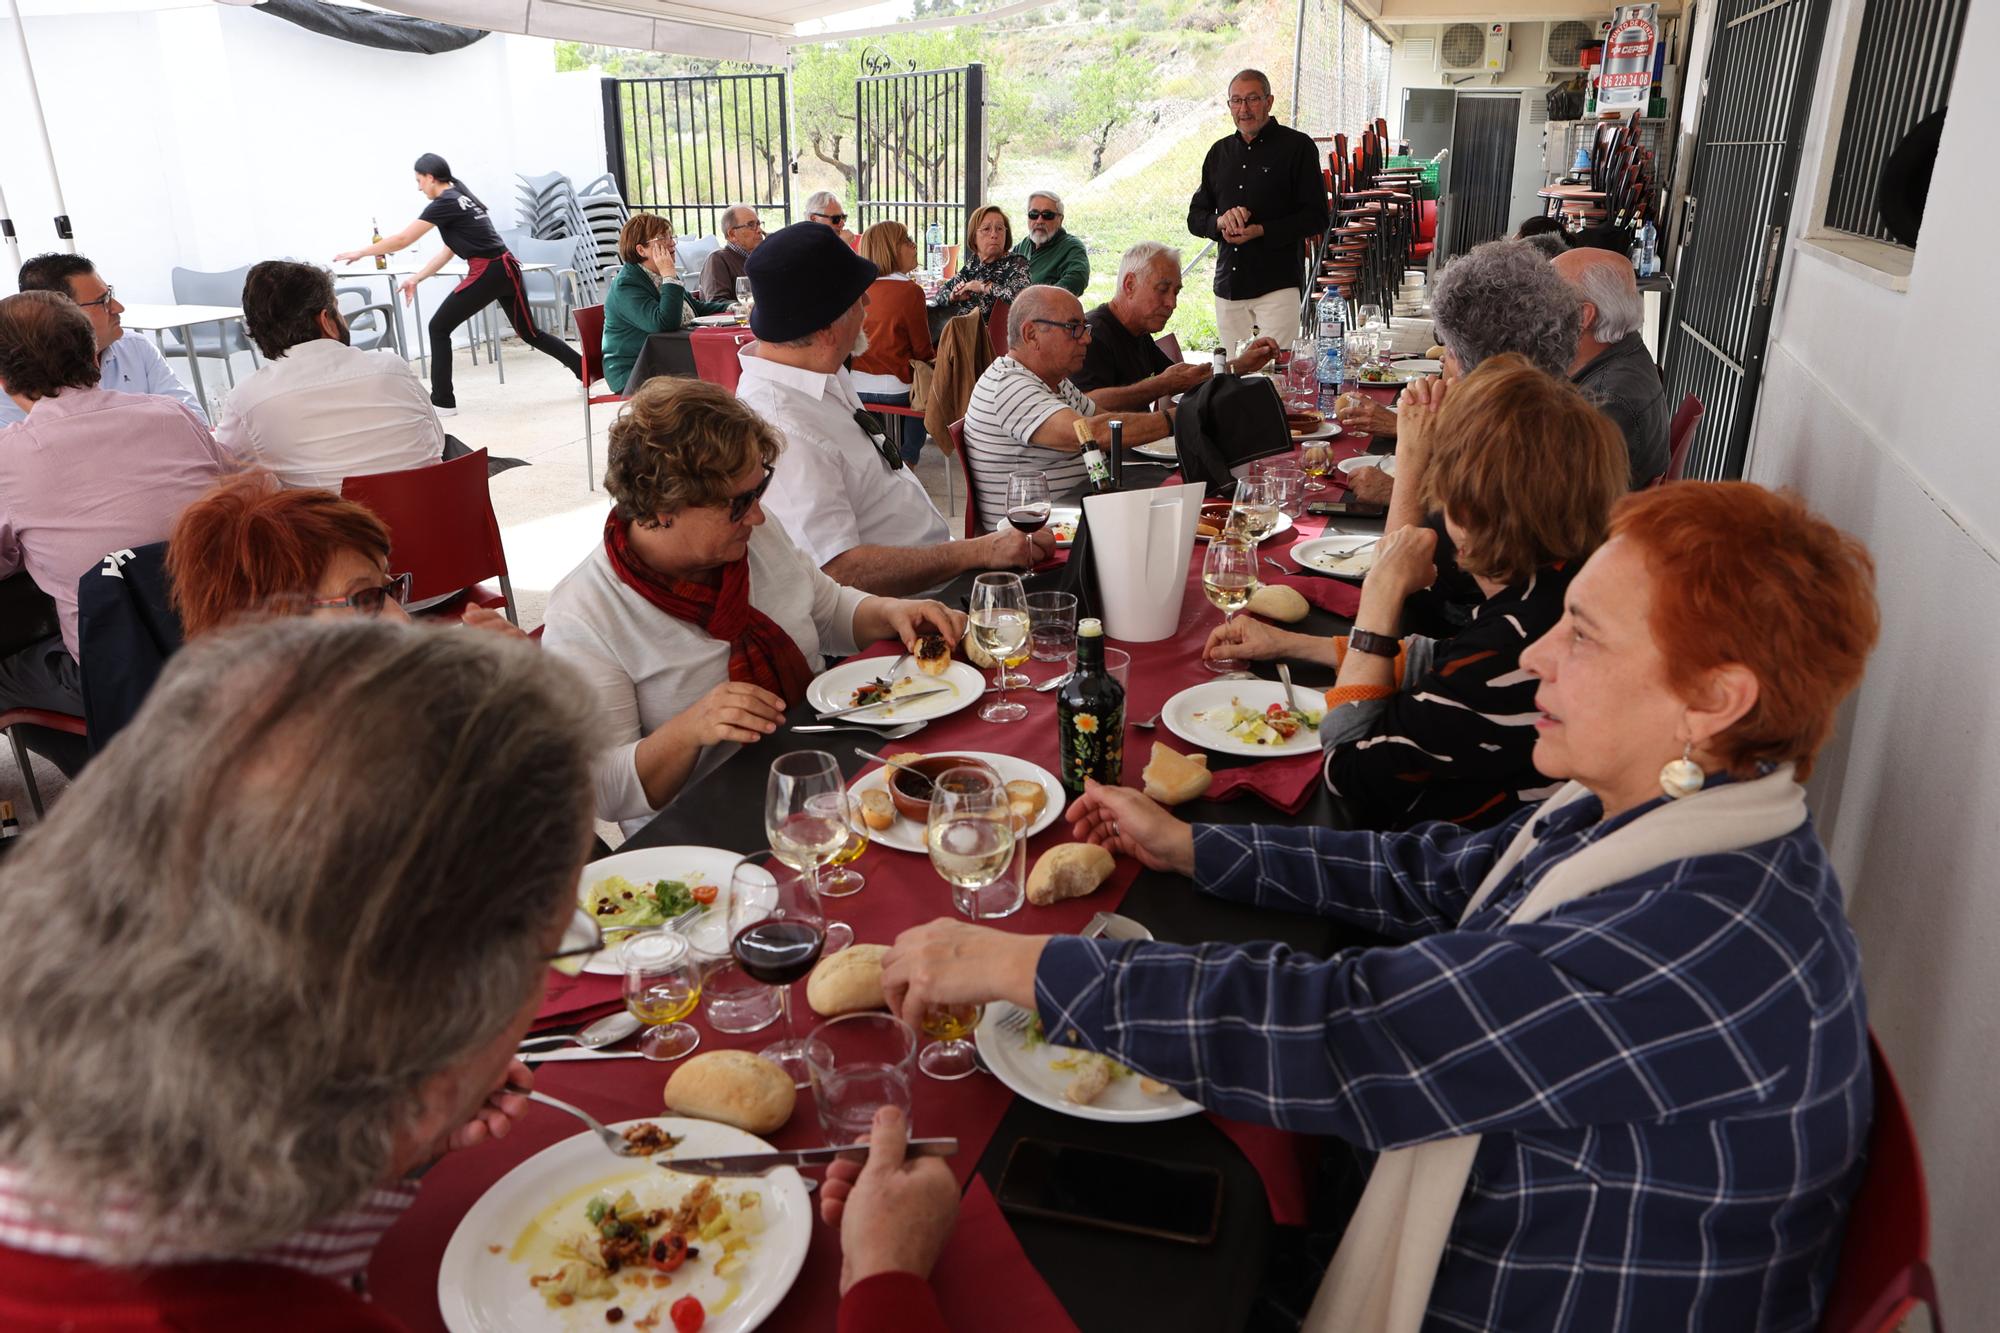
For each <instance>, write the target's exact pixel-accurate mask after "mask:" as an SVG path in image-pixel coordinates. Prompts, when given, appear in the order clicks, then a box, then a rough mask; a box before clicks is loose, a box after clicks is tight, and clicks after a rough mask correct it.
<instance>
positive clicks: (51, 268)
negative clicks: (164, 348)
mask: <svg viewBox="0 0 2000 1333" xmlns="http://www.w3.org/2000/svg"><path fill="white" fill-rule="evenodd" d="M17 285H18V286H19V287H20V289H21V290H22V291H24V292H55V293H56V294H58V295H60V296H67V297H68V298H69V299H70V300H72V301H74V302H76V303H77V305H78V307H79V308H81V309H82V311H83V313H84V314H86V315H88V316H89V317H90V331H91V332H92V333H93V334H95V335H96V337H97V372H98V380H97V382H98V387H100V388H105V389H115V390H117V391H118V392H119V393H150V394H157V395H159V396H160V397H163V398H171V399H173V400H174V401H175V402H177V403H179V404H180V405H181V406H183V407H185V408H187V410H188V411H190V412H192V413H194V414H195V415H196V416H198V417H200V418H201V419H202V421H203V422H206V421H207V420H208V414H207V413H206V412H204V411H202V408H201V400H200V399H199V398H196V397H195V396H194V391H193V390H192V389H190V388H188V387H187V385H185V384H183V383H181V379H180V376H178V375H176V374H174V372H173V370H172V369H171V368H170V367H168V365H167V359H166V358H165V357H163V356H161V355H160V349H159V348H157V347H155V346H153V343H152V340H151V339H149V338H148V337H146V335H145V334H143V333H133V334H128V333H126V332H125V327H124V325H122V324H120V323H119V322H118V316H119V315H121V314H123V313H124V312H125V307H124V306H123V305H121V304H119V301H118V297H117V295H116V294H115V293H114V292H113V291H112V289H111V288H110V287H108V286H106V285H105V282H104V279H103V278H101V277H99V276H98V275H97V268H96V266H95V265H93V264H92V263H91V262H90V261H89V260H88V259H85V258H84V257H83V256H82V255H70V254H61V253H54V254H46V255H36V256H35V257H34V258H33V259H30V260H29V261H28V262H27V263H25V264H23V265H21V273H20V277H19V279H18V282H17ZM25 415H27V414H26V413H24V412H23V411H22V410H21V409H20V408H19V407H18V406H17V405H16V404H15V403H14V402H12V401H11V400H10V399H8V398H6V397H5V396H4V395H0V426H11V425H13V424H14V423H15V422H17V421H19V420H20V419H21V418H22V417H23V416H25Z"/></svg>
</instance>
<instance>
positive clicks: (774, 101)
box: [603, 74, 792, 237]
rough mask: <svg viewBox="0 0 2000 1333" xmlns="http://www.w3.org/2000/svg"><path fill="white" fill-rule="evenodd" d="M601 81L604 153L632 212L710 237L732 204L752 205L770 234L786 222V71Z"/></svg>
mask: <svg viewBox="0 0 2000 1333" xmlns="http://www.w3.org/2000/svg"><path fill="white" fill-rule="evenodd" d="M603 86H604V150H605V154H606V156H607V157H608V158H609V159H610V162H611V174H612V176H613V177H614V178H615V179H616V180H617V182H618V193H619V194H621V195H623V196H624V198H625V202H626V203H627V204H628V205H630V206H631V208H632V211H633V212H635V213H638V212H644V213H657V214H659V215H660V216H661V217H664V218H666V219H668V220H669V221H671V222H672V223H673V224H674V231H675V232H676V233H677V234H679V235H681V236H687V237H695V236H713V235H715V233H716V231H717V229H718V227H717V224H718V222H719V220H720V218H721V214H722V210H723V209H725V208H727V207H728V206H729V205H731V204H750V205H753V206H754V207H755V208H756V209H757V211H758V212H760V213H762V214H764V216H765V217H766V218H767V219H769V220H768V221H767V222H766V224H765V225H766V226H767V227H769V228H770V230H772V231H776V230H777V229H778V228H779V227H780V226H783V225H784V223H786V222H790V221H791V218H792V177H791V171H790V163H791V160H792V146H791V125H790V121H789V119H788V113H787V111H786V101H785V76H784V75H783V74H714V75H689V76H677V77H673V78H658V79H606V80H604V85H603ZM773 214H775V215H777V218H773V217H772V215H773ZM778 218H781V219H782V221H779V220H777V219H778Z"/></svg>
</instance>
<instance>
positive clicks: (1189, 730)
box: [1160, 680, 1326, 759]
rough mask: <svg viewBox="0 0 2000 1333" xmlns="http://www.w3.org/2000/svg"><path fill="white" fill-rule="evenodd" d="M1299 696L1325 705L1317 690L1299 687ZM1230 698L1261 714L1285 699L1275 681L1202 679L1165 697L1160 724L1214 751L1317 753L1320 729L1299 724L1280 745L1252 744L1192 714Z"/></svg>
mask: <svg viewBox="0 0 2000 1333" xmlns="http://www.w3.org/2000/svg"><path fill="white" fill-rule="evenodd" d="M1298 695H1299V700H1300V702H1301V703H1302V704H1304V705H1305V706H1306V707H1308V708H1314V709H1322V708H1325V707H1326V700H1325V698H1324V697H1323V696H1322V695H1321V694H1320V692H1319V691H1318V690H1310V689H1301V690H1299V691H1298ZM1232 698H1234V699H1237V700H1239V701H1241V702H1242V704H1243V706H1244V707H1245V708H1250V709H1254V710H1255V711H1257V712H1260V713H1261V712H1263V711H1264V709H1266V708H1268V707H1269V706H1270V705H1272V704H1274V703H1282V702H1284V698H1285V687H1284V686H1283V685H1280V684H1279V683H1278V682H1277V681H1275V680H1205V681H1203V682H1202V683H1201V684H1199V685H1190V686H1188V688H1186V689H1184V690H1182V691H1181V692H1180V693H1179V694H1176V695H1175V696H1174V697H1173V698H1171V699H1169V700H1167V706H1166V707H1165V708H1164V709H1162V710H1161V712H1160V723H1161V725H1162V726H1164V727H1166V729H1167V730H1169V731H1171V732H1173V733H1174V735H1176V736H1178V737H1180V738H1181V739H1182V740H1184V741H1188V742H1190V743H1192V744H1194V745H1199V746H1200V747H1201V748H1202V749H1204V750H1213V751H1214V752H1215V753H1217V754H1239V755H1243V756H1244V757H1245V758H1249V759H1272V758H1276V757H1279V756H1283V755H1294V754H1318V753H1319V732H1318V731H1317V730H1315V729H1314V728H1312V727H1300V728H1299V734H1298V735H1296V736H1294V737H1292V738H1291V739H1290V740H1288V741H1286V742H1285V743H1284V744H1283V745H1252V744H1251V743H1250V742H1249V741H1246V740H1239V739H1238V738H1237V737H1234V736H1231V735H1229V734H1228V733H1226V732H1225V731H1223V729H1222V728H1221V727H1220V726H1217V725H1215V724H1213V723H1209V722H1203V721H1201V720H1199V719H1197V718H1196V717H1195V714H1196V713H1199V712H1202V711H1203V710H1204V709H1209V708H1226V707H1228V706H1229V701H1230V700H1231V699H1232Z"/></svg>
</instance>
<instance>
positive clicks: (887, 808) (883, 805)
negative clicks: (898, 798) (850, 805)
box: [861, 787, 896, 833]
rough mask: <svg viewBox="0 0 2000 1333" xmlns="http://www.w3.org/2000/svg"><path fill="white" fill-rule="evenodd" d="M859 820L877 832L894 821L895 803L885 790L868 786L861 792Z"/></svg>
mask: <svg viewBox="0 0 2000 1333" xmlns="http://www.w3.org/2000/svg"><path fill="white" fill-rule="evenodd" d="M861 822H862V823H864V824H866V825H867V826H868V827H869V828H871V829H874V830H875V831H876V832H877V833H880V832H882V830H884V829H886V828H888V827H889V825H891V824H893V823H895V822H896V803H895V802H894V801H892V800H890V799H889V793H888V792H887V791H885V790H883V789H882V788H880V787H870V788H869V789H868V790H867V791H864V792H862V793H861Z"/></svg>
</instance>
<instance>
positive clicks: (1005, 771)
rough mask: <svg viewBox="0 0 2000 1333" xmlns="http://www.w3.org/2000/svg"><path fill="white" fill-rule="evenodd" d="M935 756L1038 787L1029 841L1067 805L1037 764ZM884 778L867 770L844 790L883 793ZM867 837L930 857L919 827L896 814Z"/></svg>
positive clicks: (971, 753)
mask: <svg viewBox="0 0 2000 1333" xmlns="http://www.w3.org/2000/svg"><path fill="white" fill-rule="evenodd" d="M938 753H940V754H962V755H964V756H965V757H966V758H967V759H977V760H979V761H980V762H981V763H983V764H987V765H990V766H991V767H992V769H993V771H994V772H995V773H998V774H999V775H1000V780H1001V781H1002V782H1023V781H1026V782H1039V783H1041V784H1042V795H1043V796H1044V797H1045V798H1046V800H1045V801H1044V802H1043V805H1042V813H1040V814H1039V815H1036V816H1035V822H1034V823H1032V824H1030V825H1029V826H1028V836H1029V837H1031V838H1032V837H1034V836H1035V835H1036V834H1037V833H1040V832H1041V831H1042V830H1043V829H1045V828H1047V827H1048V826H1049V825H1051V824H1053V823H1055V822H1056V820H1058V819H1060V818H1061V817H1062V812H1063V806H1065V805H1066V804H1068V802H1069V796H1068V794H1067V793H1066V792H1064V791H1063V788H1062V783H1061V782H1059V781H1057V780H1056V775H1055V774H1053V773H1051V772H1049V770H1047V769H1046V768H1043V767H1042V766H1041V765H1040V764H1031V763H1029V762H1028V761H1027V760H1025V759H1016V758H1015V757H1014V756H1013V755H1011V754H992V753H989V752H987V751H985V750H940V751H938ZM892 757H893V756H892ZM888 774H889V770H888V769H886V768H880V767H877V768H871V769H869V770H868V771H867V772H866V773H863V774H862V775H861V776H860V777H858V778H856V779H854V781H852V782H850V783H848V784H847V789H848V790H849V791H851V792H853V793H854V794H855V795H857V796H859V795H860V794H861V793H862V792H864V791H869V790H871V789H879V790H883V791H887V790H888V787H889V776H888ZM868 836H869V837H870V838H871V839H873V840H874V841H875V842H876V843H878V844H880V845H881V846H883V847H894V848H895V849H896V850H897V851H899V852H915V853H916V854H917V855H918V856H929V855H930V848H928V847H926V846H925V845H924V826H923V824H922V823H920V822H918V821H917V820H914V819H910V818H907V817H905V816H904V814H903V812H902V811H900V810H898V811H897V812H896V822H895V823H893V824H891V825H889V827H888V828H886V829H882V830H879V831H877V830H875V829H869V830H868Z"/></svg>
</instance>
